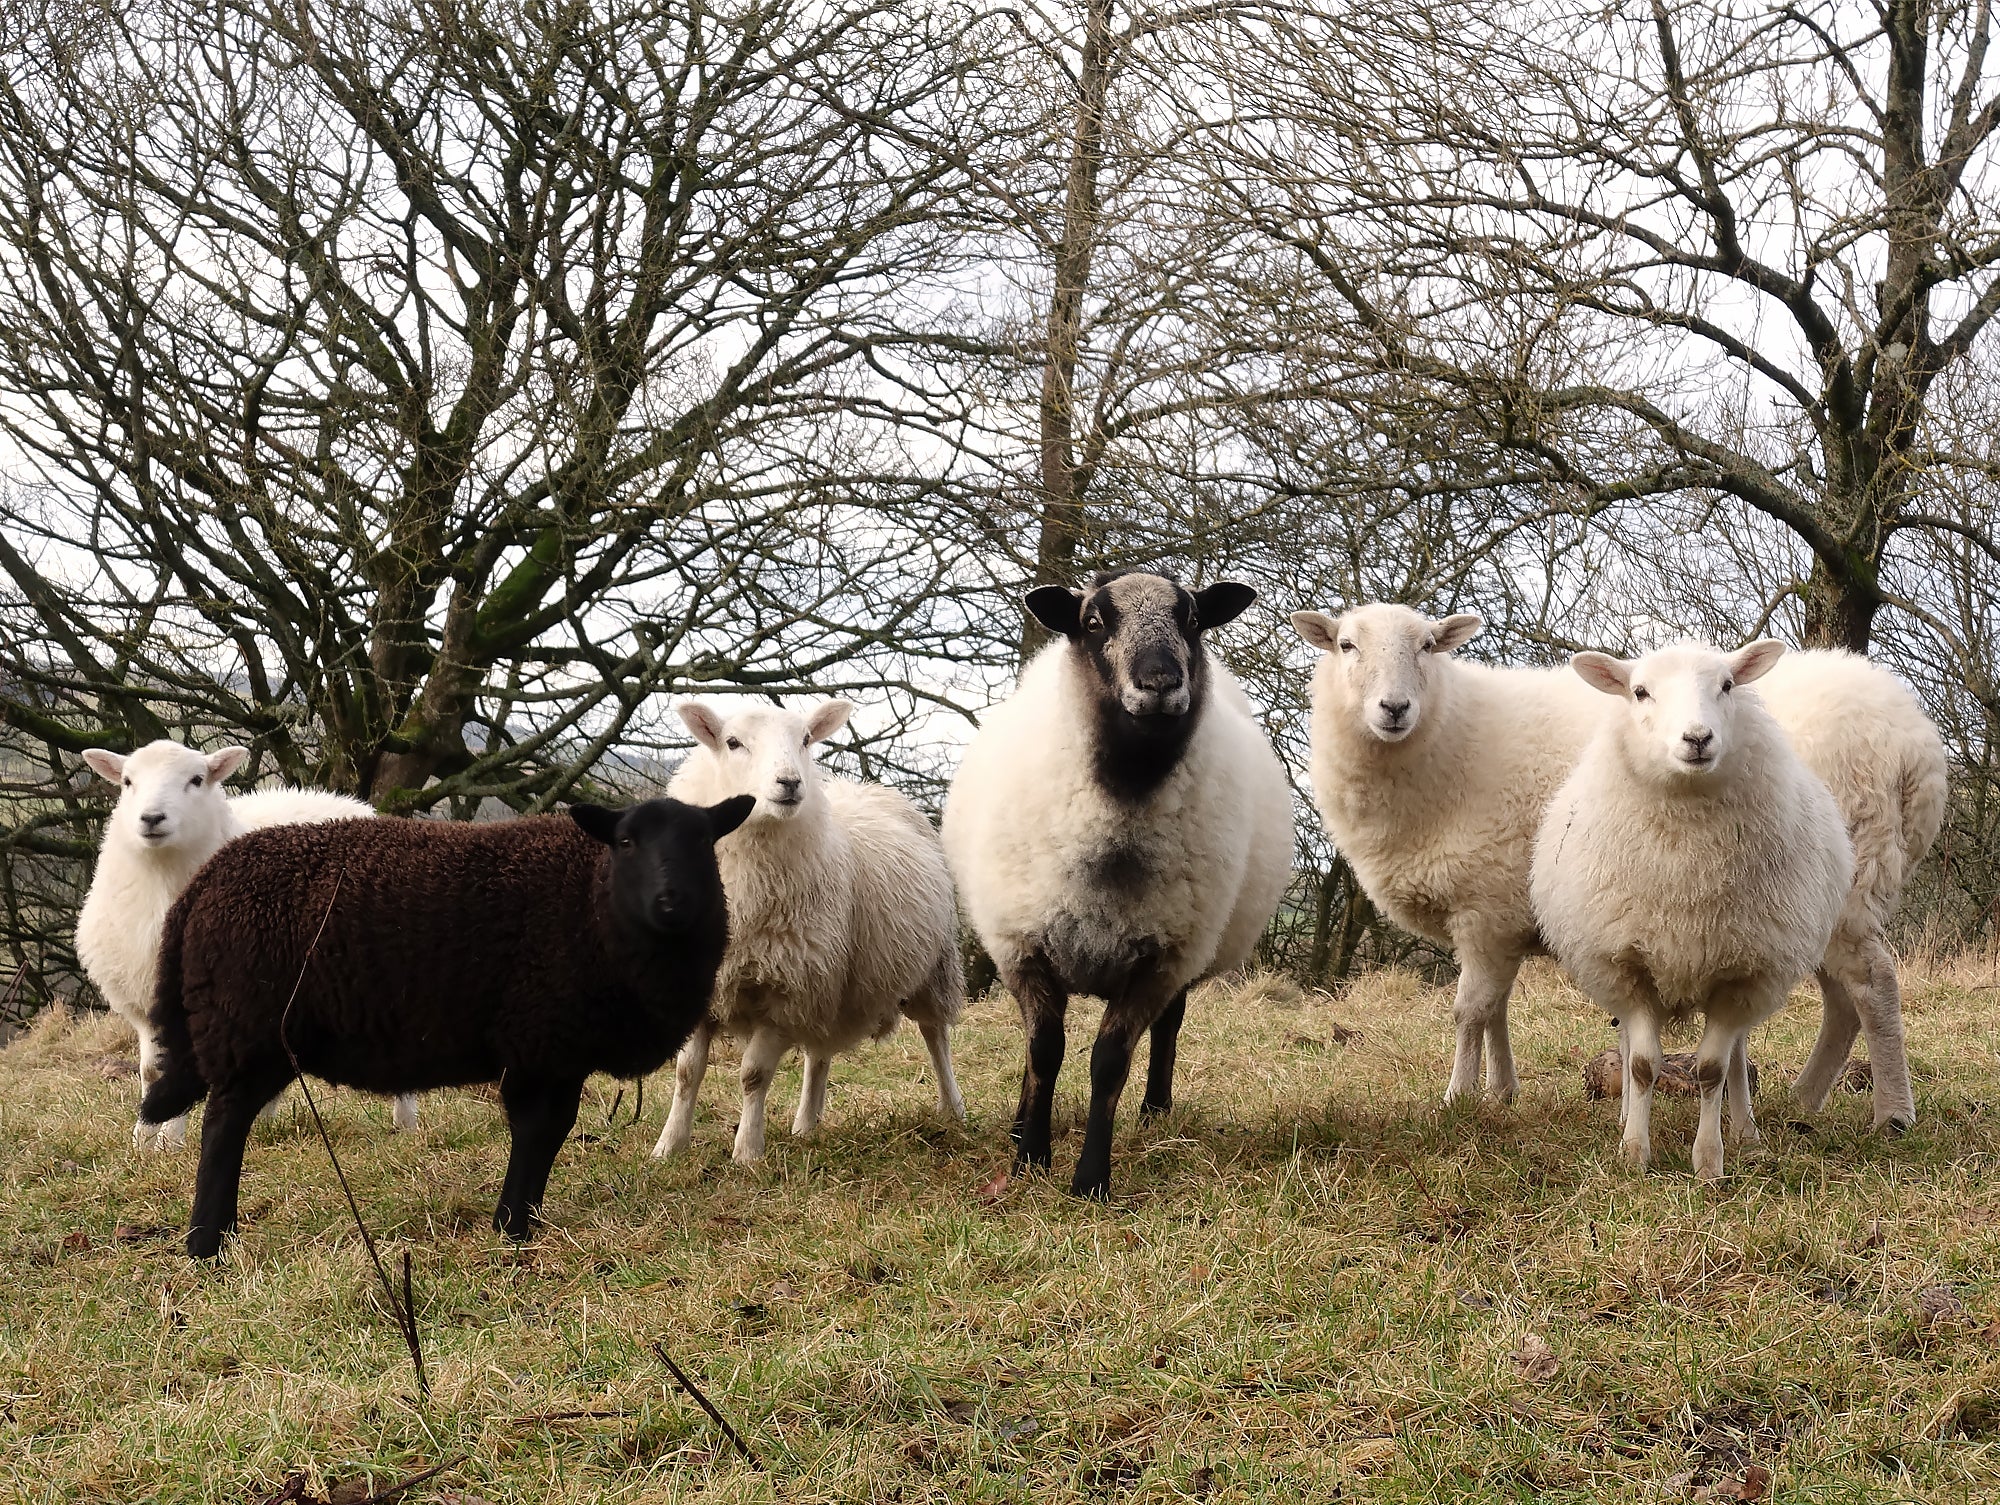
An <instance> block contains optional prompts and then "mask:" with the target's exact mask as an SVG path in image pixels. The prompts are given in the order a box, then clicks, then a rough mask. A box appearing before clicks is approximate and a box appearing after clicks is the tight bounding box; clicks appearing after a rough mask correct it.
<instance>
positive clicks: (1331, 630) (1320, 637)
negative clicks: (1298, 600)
mask: <svg viewBox="0 0 2000 1505" xmlns="http://www.w3.org/2000/svg"><path fill="white" fill-rule="evenodd" d="M1292 631H1293V632H1296V633H1297V634H1298V635H1299V636H1300V637H1302V638H1304V639H1305V640H1306V641H1307V642H1308V643H1311V644H1312V645H1313V647H1315V648H1317V649H1319V650H1320V652H1322V653H1331V652H1333V650H1334V649H1335V648H1337V647H1339V646H1340V624H1339V623H1338V622H1336V621H1335V620H1334V619H1333V618H1332V617H1330V616H1328V615H1327V614H1326V613H1325V612H1323V611H1295V612H1293V613H1292Z"/></svg>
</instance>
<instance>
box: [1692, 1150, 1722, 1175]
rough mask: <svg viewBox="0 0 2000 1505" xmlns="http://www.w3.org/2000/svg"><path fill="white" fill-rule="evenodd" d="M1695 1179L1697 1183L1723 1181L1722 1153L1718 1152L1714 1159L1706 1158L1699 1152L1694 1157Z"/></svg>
mask: <svg viewBox="0 0 2000 1505" xmlns="http://www.w3.org/2000/svg"><path fill="white" fill-rule="evenodd" d="M1694 1178H1695V1180H1697V1181H1720V1180H1721V1179H1722V1151H1720V1150H1717V1151H1716V1152H1715V1155H1714V1157H1713V1158H1706V1157H1704V1156H1703V1155H1702V1154H1701V1152H1700V1151H1699V1150H1697V1151H1696V1152H1695V1157H1694Z"/></svg>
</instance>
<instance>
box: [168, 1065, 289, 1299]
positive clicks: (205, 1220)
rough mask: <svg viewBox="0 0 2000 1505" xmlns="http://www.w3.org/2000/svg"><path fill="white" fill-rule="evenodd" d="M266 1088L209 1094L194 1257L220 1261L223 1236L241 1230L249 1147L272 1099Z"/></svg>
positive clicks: (192, 1222)
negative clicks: (259, 1115) (238, 1224)
mask: <svg viewBox="0 0 2000 1505" xmlns="http://www.w3.org/2000/svg"><path fill="white" fill-rule="evenodd" d="M270 1095H271V1093H270V1088H269V1087H268V1086H267V1087H265V1089H264V1090H263V1091H261V1092H260V1091H258V1090H256V1088H254V1087H245V1086H242V1085H236V1086H232V1087H229V1088H226V1089H225V1090H223V1091H221V1092H212V1093H210V1094H209V1098H208V1107H207V1108H206V1109H204V1110H203V1112H202V1116H201V1160H200V1162H199V1164H198V1165H197V1166H196V1167H195V1173H194V1208H193V1211H192V1212H191V1213H190V1214H189V1217H188V1236H187V1252H188V1255H189V1257H190V1258H193V1259H214V1258H215V1257H216V1255H218V1254H220V1253H221V1252H222V1240H223V1239H224V1237H225V1236H227V1235H228V1234H230V1233H233V1232H234V1231H235V1230H236V1203H237V1196H238V1192H239V1190H240V1188H241V1186H242V1182H243V1147H244V1146H245V1145H246V1144H248V1143H249V1141H250V1126H251V1125H252V1124H254V1123H255V1122H256V1121H257V1110H258V1109H259V1108H261V1107H262V1106H263V1105H264V1103H265V1102H266V1101H268V1100H269V1098H270Z"/></svg>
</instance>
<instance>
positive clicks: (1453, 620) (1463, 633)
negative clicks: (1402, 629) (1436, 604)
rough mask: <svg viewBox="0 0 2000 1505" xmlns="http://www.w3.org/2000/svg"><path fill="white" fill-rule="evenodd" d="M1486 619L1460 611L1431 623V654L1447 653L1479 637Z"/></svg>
mask: <svg viewBox="0 0 2000 1505" xmlns="http://www.w3.org/2000/svg"><path fill="white" fill-rule="evenodd" d="M1485 626H1486V619H1485V618H1484V617H1482V616H1480V615H1479V614H1478V613H1477V612H1471V611H1461V612H1457V613H1454V614H1453V615H1451V616H1448V617H1446V618H1444V619H1443V620H1442V621H1439V622H1433V623H1431V652H1433V653H1449V652H1451V650H1452V649H1454V648H1458V647H1462V646H1464V645H1465V644H1466V643H1469V642H1471V641H1472V640H1473V639H1474V638H1476V637H1478V636H1479V633H1480V630H1481V629H1482V628H1484V627H1485Z"/></svg>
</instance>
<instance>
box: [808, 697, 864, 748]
mask: <svg viewBox="0 0 2000 1505" xmlns="http://www.w3.org/2000/svg"><path fill="white" fill-rule="evenodd" d="M853 714H854V702H853V701H851V700H829V701H827V702H826V704H824V705H817V706H814V707H813V712H812V714H811V715H810V716H808V717H806V741H807V742H809V743H810V742H824V741H825V740H826V739H827V738H828V737H831V736H832V735H833V734H834V733H835V732H837V731H839V730H840V729H841V728H842V727H843V726H845V725H847V718H848V717H849V716H852V715H853Z"/></svg>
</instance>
